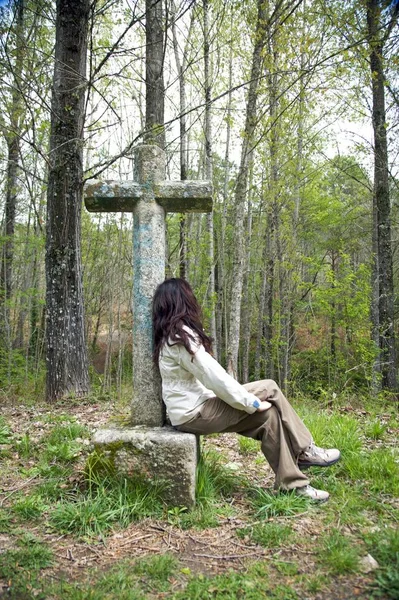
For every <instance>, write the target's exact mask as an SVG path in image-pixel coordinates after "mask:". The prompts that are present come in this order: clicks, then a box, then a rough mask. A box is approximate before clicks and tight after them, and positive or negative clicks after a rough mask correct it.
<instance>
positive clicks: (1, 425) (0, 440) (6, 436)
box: [0, 416, 11, 444]
mask: <svg viewBox="0 0 399 600" xmlns="http://www.w3.org/2000/svg"><path fill="white" fill-rule="evenodd" d="M10 441H11V429H10V427H9V426H8V424H7V422H6V420H5V419H4V418H3V417H1V416H0V444H9V443H10Z"/></svg>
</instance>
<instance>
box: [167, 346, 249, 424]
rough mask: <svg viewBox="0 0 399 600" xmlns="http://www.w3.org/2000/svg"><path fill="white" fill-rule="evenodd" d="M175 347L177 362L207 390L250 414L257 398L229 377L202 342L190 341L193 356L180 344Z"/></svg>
mask: <svg viewBox="0 0 399 600" xmlns="http://www.w3.org/2000/svg"><path fill="white" fill-rule="evenodd" d="M177 347H178V349H179V364H180V365H181V366H182V367H183V368H184V369H186V370H187V371H189V372H190V373H192V375H194V377H196V378H197V379H198V380H199V381H200V382H201V383H202V384H203V385H204V386H205V387H206V388H207V389H208V390H212V392H214V393H215V396H217V397H218V398H220V399H221V400H223V401H224V402H226V403H227V404H230V406H232V407H233V408H236V409H238V410H244V411H245V412H247V413H250V414H252V413H254V412H255V411H256V409H257V408H258V406H259V404H260V402H259V399H258V398H257V397H256V396H255V395H254V394H250V393H249V392H248V391H247V390H246V389H245V387H243V386H242V385H241V384H239V383H238V381H236V380H235V379H234V377H231V376H230V375H229V374H228V373H227V372H226V371H225V370H224V369H223V367H222V366H221V365H220V364H219V363H218V362H217V360H215V359H214V358H213V356H211V355H210V354H209V353H208V352H207V351H206V350H205V348H204V346H203V345H202V344H196V343H191V347H192V349H193V351H194V356H192V355H191V354H190V353H189V352H187V350H186V349H185V347H184V346H183V345H182V344H178V345H177Z"/></svg>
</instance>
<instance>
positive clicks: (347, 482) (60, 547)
mask: <svg viewBox="0 0 399 600" xmlns="http://www.w3.org/2000/svg"><path fill="white" fill-rule="evenodd" d="M299 410H300V409H299ZM384 411H385V412H383V411H382V410H381V411H379V413H378V418H377V417H376V414H375V413H374V414H371V413H369V412H368V411H367V410H363V409H362V410H360V409H353V408H352V407H351V406H349V405H347V406H346V405H342V404H341V406H338V407H337V408H336V409H335V410H333V411H331V410H330V411H328V410H326V411H322V417H321V416H320V414H315V411H314V407H305V408H304V409H303V416H304V418H305V422H307V421H309V422H310V424H313V426H314V428H315V429H316V431H315V435H316V434H318V435H321V434H322V433H323V431H327V432H329V434H330V433H331V432H332V434H333V433H334V431H335V432H338V433H337V437H338V439H337V440H336V441H337V442H338V441H339V440H340V441H341V446H342V445H344V446H345V445H346V448H343V455H344V456H343V460H344V463H343V465H344V466H342V465H340V466H334V467H331V469H329V470H328V471H329V472H328V473H327V470H324V471H322V469H316V470H314V471H315V475H314V478H315V483H316V484H317V485H318V486H319V487H322V486H323V487H324V488H326V489H329V491H330V493H331V500H330V501H329V502H328V503H327V504H325V505H322V506H314V505H310V504H309V503H308V502H306V501H305V502H303V501H302V500H303V499H300V501H299V502H298V499H297V498H293V496H292V495H287V496H285V497H282V498H281V497H280V498H277V500H276V499H275V498H276V497H275V496H274V494H273V491H272V485H273V479H274V478H273V473H272V472H271V470H270V468H269V467H268V465H267V463H266V462H265V461H264V459H263V456H262V455H261V453H260V452H259V449H258V447H256V445H255V446H254V443H253V441H252V440H243V438H239V436H236V435H235V434H224V435H218V436H209V437H207V438H202V452H203V454H204V456H205V461H207V464H208V465H210V468H208V467H207V468H208V470H206V469H205V472H204V473H205V475H203V480H201V481H202V485H203V486H204V489H203V490H202V492H201V491H200V492H199V495H200V505H199V507H198V509H197V511H194V512H192V513H188V512H187V511H185V510H184V509H180V508H170V507H169V508H168V507H162V506H161V508H159V509H156V508H155V507H154V510H153V514H151V506H150V507H147V508H145V509H143V512H142V514H141V513H140V514H139V513H134V515H133V517H132V519H133V520H132V519H130V520H129V519H128V521H126V520H125V521H124V522H123V523H122V524H121V522H120V520H119V521H118V518H119V517H118V518H114V517H115V515H114V513H115V511H116V510H121V509H120V508H118V509H112V508H107V511H108V512H105V513H104V511H103V512H102V513H101V515H100V512H97V513H96V510H97V511H100V510H102V509H100V508H98V509H94V510H93V513H92V515H91V517H90V518H89V519H86V521H85V522H84V524H83V525H81V523H82V522H83V520H84V519H82V517H81V515H80V516H79V518H80V521H79V523H80V525H79V524H78V525H77V519H76V515H75V513H74V514H73V515H72V516H71V517H70V520H69V521H68V519H67V520H66V521H65V520H63V521H62V522H61V521H60V520H58V521H57V520H56V519H55V515H56V513H57V514H58V512H57V511H58V510H59V506H60V504H62V507H63V509H65V507H66V505H67V504H68V502H69V503H70V505H71V506H72V505H73V506H74V507H76V504H77V498H78V496H79V498H80V500H79V502H84V506H85V509H86V508H87V507H88V506H89V505H88V501H86V500H87V470H85V465H86V464H87V456H88V455H89V453H90V451H91V447H90V437H91V435H92V433H93V432H94V430H96V429H97V428H99V427H101V426H103V425H105V424H106V423H109V422H110V421H112V420H114V421H115V420H116V421H120V420H123V419H125V418H126V414H127V413H126V408H125V407H121V406H117V405H115V404H114V403H112V402H105V401H102V402H98V403H92V402H89V403H84V402H82V403H78V402H76V401H75V402H74V403H72V405H71V404H65V405H62V406H56V407H51V408H50V407H48V406H46V405H40V406H35V407H33V406H26V405H20V404H17V403H15V402H14V403H10V404H6V406H4V407H3V409H2V421H1V422H0V439H1V431H3V439H1V441H2V442H3V443H2V445H1V446H0V450H1V454H0V459H1V461H2V470H1V473H0V491H1V499H0V532H1V533H0V559H1V557H3V559H4V564H5V565H6V566H5V567H3V570H2V569H1V567H0V576H2V579H1V578H0V598H21V599H22V598H26V599H27V598H33V597H39V598H57V599H58V598H71V599H78V598H79V599H81V600H83V599H89V598H92V599H93V600H97V598H98V599H102V598H118V600H119V599H124V598H126V599H130V598H131V599H132V600H134V599H137V598H176V599H177V598H182V599H183V598H184V599H185V598H187V599H190V598H193V599H194V598H196V599H198V600H200V599H203V598H204V599H205V598H216V599H219V598H220V599H222V598H223V599H228V598H248V599H250V600H257V599H258V598H259V599H261V598H279V599H283V600H285V599H287V600H289V599H295V598H297V599H299V598H300V599H309V600H310V599H312V600H349V599H351V598H360V599H364V600H366V599H369V598H373V597H378V598H387V599H388V598H390V599H392V598H399V579H398V578H395V575H392V572H393V571H394V570H395V568H396V564H397V565H398V566H399V541H398V535H397V523H398V518H399V499H398V498H397V495H398V487H399V482H398V479H397V480H396V482H395V477H396V478H397V476H398V473H397V464H398V454H397V450H398V448H397V439H398V431H399V429H398V423H397V420H396V416H395V412H394V411H393V410H392V409H391V408H389V409H386V408H384ZM320 419H321V420H320ZM71 423H72V424H74V427H75V429H74V430H73V432H72V433H71V434H70V436H69V438H68V439H67V438H65V439H64V438H62V439H61V437H60V435H58V434H59V433H60V432H61V430H62V432H63V434H65V431H66V429H65V428H66V426H68V427H69V425H70V424H71ZM1 424H2V426H3V429H1ZM78 426H79V427H80V429H78ZM323 428H324V429H323ZM71 431H72V430H71ZM54 432H55V433H57V432H58V433H57V435H58V438H57V436H56V435H55V433H54ZM240 440H241V441H240ZM356 440H357V441H356ZM317 441H318V442H319V443H320V441H321V440H318V439H317ZM57 444H58V446H57ZM337 445H338V444H337ZM345 450H346V458H345ZM353 453H357V457H358V458H357V461H356V459H355V458H354V457H352V454H353ZM363 453H366V454H364V461H365V464H366V463H367V464H366V466H363V467H362V469H363V470H360V471H359V468H358V464H357V463H358V462H359V461H360V460H363ZM391 456H392V460H391ZM361 457H362V458H361ZM376 457H378V460H380V463H378V464H377V462H376V461H377V458H376ZM367 461H369V462H367ZM370 461H374V462H370ZM369 463H370V464H369ZM395 465H396V471H395ZM61 467H62V468H63V469H64V471H62V470H61ZM375 467H377V471H378V473H379V476H380V479H377V480H374V479H372V478H371V472H372V471H373V470H374V469H375ZM56 469H58V470H56ZM362 475H363V480H362V479H361V476H362ZM57 477H58V479H57ZM60 477H62V479H60ZM51 479H53V480H54V481H53V483H54V485H53V488H51V490H52V491H51V493H50V492H49V490H50V488H49V483H50V480H51ZM391 479H392V481H391ZM388 480H389V481H388ZM46 486H47V487H46ZM54 490H55V491H54ZM262 493H264V496H262ZM85 494H86V495H85ZM201 494H202V495H201ZM82 499H83V500H82ZM68 506H69V505H68ZM67 508H68V507H67ZM71 514H72V513H71ZM104 514H106V515H108V518H109V520H110V519H114V520H113V521H112V522H108V521H107V520H106V518H107V517H104ZM132 514H133V513H132ZM146 515H147V516H146ZM103 518H104V519H105V521H104V523H105V525H104V530H101V528H100V521H101V519H103ZM74 519H75V520H74ZM79 527H81V529H79ZM82 527H83V529H82ZM395 528H396V529H395ZM395 532H396V533H395ZM385 535H388V538H387V539H388V540H389V543H388V542H387V543H386V544H385V546H386V547H387V548H388V547H389V548H392V547H393V546H395V544H397V555H395V552H396V550H395V552H394V556H393V558H392V555H391V554H392V553H391V554H389V551H388V550H389V548H388V550H387V548H385V546H384V545H382V546H381V543H382V542H381V540H382V539H383V537H384V536H385ZM389 536H391V537H389ZM376 540H377V541H376ZM24 546H25V548H24ZM27 547H29V548H30V549H32V548H33V550H34V549H35V548H38V549H39V558H37V561H36V562H34V561H33V565H31V566H29V565H30V564H31V563H30V562H29V561H31V560H32V558H31V555H30V556H28V557H26V554H23V552H24V551H26V548H27ZM395 548H396V546H395ZM43 549H44V550H45V552H47V551H49V553H50V554H49V559H48V561H47V562H46V560H45V559H44V554H45V552H44V550H43ZM385 551H386V552H388V554H386V555H384V552H385ZM21 552H22V554H21ZM43 552H44V554H43ZM368 554H371V555H372V556H373V558H376V559H377V560H379V561H380V562H386V564H380V568H379V569H377V570H371V571H370V572H368V573H367V572H365V571H367V567H365V566H362V561H363V559H364V557H366V556H367V555H368ZM50 555H51V556H50ZM395 556H396V558H395ZM384 557H385V558H384ZM386 557H388V558H386ZM395 560H396V561H397V563H395ZM24 561H25V562H24ZM389 561H391V562H389ZM0 562H1V560H0ZM388 563H389V564H388ZM391 563H392V569H391V570H389V569H388V567H389V566H390V565H391ZM7 565H8V566H7ZM387 565H388V566H387ZM7 569H8V570H7ZM29 573H30V574H29ZM384 578H385V579H384ZM381 581H382V583H381ZM384 581H385V583H384ZM379 582H380V583H379ZM387 582H388V583H387Z"/></svg>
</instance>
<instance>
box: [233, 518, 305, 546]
mask: <svg viewBox="0 0 399 600" xmlns="http://www.w3.org/2000/svg"><path fill="white" fill-rule="evenodd" d="M293 533H294V532H293V530H292V529H291V527H290V526H289V525H284V524H282V523H273V522H270V523H256V524H255V525H253V526H252V527H244V528H243V529H238V530H237V535H238V536H239V537H241V538H246V537H249V538H250V539H251V540H253V541H254V542H255V543H256V544H259V545H260V546H264V547H265V548H277V547H279V546H280V544H285V543H286V542H289V541H290V539H291V538H292V536H293Z"/></svg>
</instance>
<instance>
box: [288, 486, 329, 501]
mask: <svg viewBox="0 0 399 600" xmlns="http://www.w3.org/2000/svg"><path fill="white" fill-rule="evenodd" d="M295 490H296V493H297V494H298V496H305V498H309V500H313V501H314V502H327V500H328V499H329V497H330V494H329V493H328V492H325V491H324V490H316V488H314V487H312V486H311V485H305V486H304V487H300V488H295Z"/></svg>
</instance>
